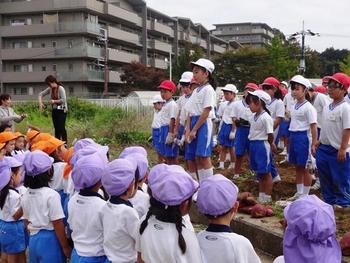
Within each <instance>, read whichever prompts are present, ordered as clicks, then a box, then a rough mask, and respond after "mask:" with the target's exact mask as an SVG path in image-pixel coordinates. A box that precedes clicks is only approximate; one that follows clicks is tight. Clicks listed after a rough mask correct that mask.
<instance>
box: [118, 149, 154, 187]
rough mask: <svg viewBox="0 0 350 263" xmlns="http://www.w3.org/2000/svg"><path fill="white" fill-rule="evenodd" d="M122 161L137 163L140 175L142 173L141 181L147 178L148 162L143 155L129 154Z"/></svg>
mask: <svg viewBox="0 0 350 263" xmlns="http://www.w3.org/2000/svg"><path fill="white" fill-rule="evenodd" d="M122 159H127V160H129V161H130V162H136V164H137V168H138V169H139V173H140V177H139V181H141V180H142V179H143V178H145V176H146V174H147V170H148V160H147V158H146V157H145V156H144V155H143V154H140V153H134V154H129V155H126V156H125V157H123V158H122Z"/></svg>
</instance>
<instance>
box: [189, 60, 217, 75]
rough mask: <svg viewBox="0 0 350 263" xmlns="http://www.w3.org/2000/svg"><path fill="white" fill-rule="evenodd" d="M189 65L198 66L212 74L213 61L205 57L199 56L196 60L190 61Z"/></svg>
mask: <svg viewBox="0 0 350 263" xmlns="http://www.w3.org/2000/svg"><path fill="white" fill-rule="evenodd" d="M191 66H192V67H193V66H199V67H202V68H205V69H206V70H208V72H209V73H210V74H212V73H213V71H214V69H215V65H214V63H213V62H211V61H210V60H209V59H205V58H200V59H198V60H197V61H196V62H191Z"/></svg>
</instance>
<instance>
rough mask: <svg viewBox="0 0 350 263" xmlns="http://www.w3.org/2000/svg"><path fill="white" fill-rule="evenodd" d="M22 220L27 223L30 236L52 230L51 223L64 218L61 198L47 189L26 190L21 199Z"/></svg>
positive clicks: (53, 191)
mask: <svg viewBox="0 0 350 263" xmlns="http://www.w3.org/2000/svg"><path fill="white" fill-rule="evenodd" d="M21 206H22V208H23V218H24V219H27V220H28V221H29V225H28V229H29V231H30V234H31V235H34V234H36V233H38V232H39V231H40V230H42V229H45V230H54V228H53V225H52V221H56V220H59V219H62V218H64V213H63V209H62V206H61V197H60V195H59V194H58V193H57V192H56V191H55V190H53V189H51V188H49V187H41V188H38V189H31V188H28V190H27V192H26V193H25V194H24V195H23V197H22V199H21Z"/></svg>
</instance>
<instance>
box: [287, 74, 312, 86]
mask: <svg viewBox="0 0 350 263" xmlns="http://www.w3.org/2000/svg"><path fill="white" fill-rule="evenodd" d="M289 82H290V83H293V82H294V83H298V84H301V85H303V86H304V87H306V88H307V89H310V88H312V84H311V82H310V81H309V80H308V79H307V78H304V77H303V76H301V75H295V76H294V77H293V78H292V79H291V80H290V81H289Z"/></svg>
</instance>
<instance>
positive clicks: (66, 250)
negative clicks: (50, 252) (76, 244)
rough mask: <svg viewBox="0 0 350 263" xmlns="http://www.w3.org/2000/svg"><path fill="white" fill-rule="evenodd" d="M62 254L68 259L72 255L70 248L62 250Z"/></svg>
mask: <svg viewBox="0 0 350 263" xmlns="http://www.w3.org/2000/svg"><path fill="white" fill-rule="evenodd" d="M63 254H64V255H65V257H66V258H70V255H71V254H72V248H71V247H70V246H67V247H65V248H63Z"/></svg>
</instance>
